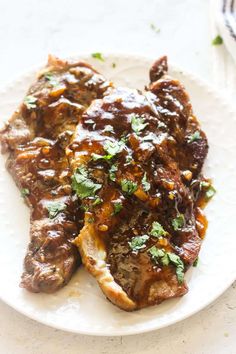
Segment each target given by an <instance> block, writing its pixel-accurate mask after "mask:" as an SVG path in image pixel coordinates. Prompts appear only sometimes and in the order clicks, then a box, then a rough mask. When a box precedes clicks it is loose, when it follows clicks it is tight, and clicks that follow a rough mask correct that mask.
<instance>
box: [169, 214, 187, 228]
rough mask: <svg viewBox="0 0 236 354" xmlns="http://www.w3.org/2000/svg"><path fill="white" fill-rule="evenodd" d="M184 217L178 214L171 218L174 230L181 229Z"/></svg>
mask: <svg viewBox="0 0 236 354" xmlns="http://www.w3.org/2000/svg"><path fill="white" fill-rule="evenodd" d="M184 223H185V219H184V215H183V214H179V215H178V216H177V217H176V218H175V219H173V220H172V226H173V229H174V230H175V231H178V230H180V229H182V227H183V226H184Z"/></svg>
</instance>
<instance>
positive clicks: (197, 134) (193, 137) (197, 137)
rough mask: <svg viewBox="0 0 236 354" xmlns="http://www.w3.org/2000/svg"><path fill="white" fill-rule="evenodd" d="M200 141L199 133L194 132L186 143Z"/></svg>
mask: <svg viewBox="0 0 236 354" xmlns="http://www.w3.org/2000/svg"><path fill="white" fill-rule="evenodd" d="M199 139H201V135H200V132H199V131H198V130H196V131H195V132H194V133H193V134H192V135H190V136H189V137H188V143H192V142H193V141H196V140H199Z"/></svg>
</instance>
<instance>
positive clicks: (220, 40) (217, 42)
mask: <svg viewBox="0 0 236 354" xmlns="http://www.w3.org/2000/svg"><path fill="white" fill-rule="evenodd" d="M211 44H212V45H221V44H223V38H222V37H221V36H220V35H218V36H216V37H215V38H214V39H213V40H212V42H211Z"/></svg>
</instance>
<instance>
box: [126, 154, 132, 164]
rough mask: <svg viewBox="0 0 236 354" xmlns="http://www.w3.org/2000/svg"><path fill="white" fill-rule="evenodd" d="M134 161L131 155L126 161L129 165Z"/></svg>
mask: <svg viewBox="0 0 236 354" xmlns="http://www.w3.org/2000/svg"><path fill="white" fill-rule="evenodd" d="M132 160H133V158H132V156H130V155H127V156H126V158H125V161H126V162H127V163H130V162H131V161H132Z"/></svg>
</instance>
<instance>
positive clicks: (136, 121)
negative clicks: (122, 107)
mask: <svg viewBox="0 0 236 354" xmlns="http://www.w3.org/2000/svg"><path fill="white" fill-rule="evenodd" d="M147 125H148V123H144V118H143V117H139V116H137V115H135V114H134V115H132V117H131V128H132V129H133V131H134V132H135V133H136V134H137V135H138V134H140V133H141V131H142V130H143V129H145V128H146V126H147Z"/></svg>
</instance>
